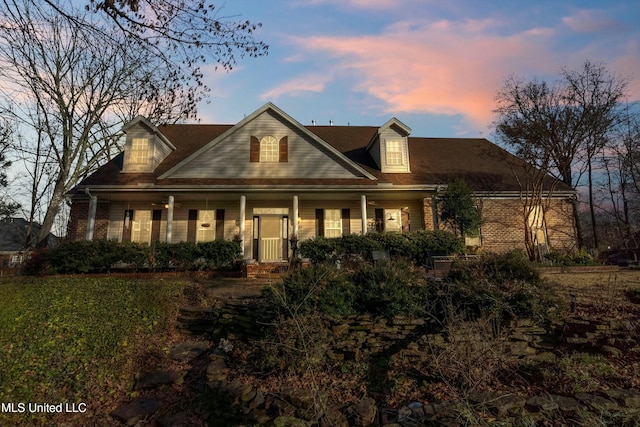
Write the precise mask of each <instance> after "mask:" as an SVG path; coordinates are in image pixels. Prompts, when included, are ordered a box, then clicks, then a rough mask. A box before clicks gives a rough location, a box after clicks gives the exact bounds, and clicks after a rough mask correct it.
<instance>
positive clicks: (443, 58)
mask: <svg viewBox="0 0 640 427" xmlns="http://www.w3.org/2000/svg"><path fill="white" fill-rule="evenodd" d="M496 25H497V23H496V22H494V21H491V20H466V21H462V22H458V21H448V20H440V21H436V22H419V21H402V22H397V23H394V24H393V25H391V26H389V27H387V28H386V29H384V31H383V32H382V33H381V34H379V35H368V36H357V37H339V36H315V37H297V38H294V39H293V43H294V44H295V45H296V46H298V47H299V48H300V50H301V51H302V52H307V54H311V55H317V54H318V53H320V54H321V56H322V55H324V56H325V57H327V61H326V62H327V63H328V65H327V67H330V68H331V70H332V75H334V76H336V78H342V79H348V80H349V81H350V83H351V85H352V88H353V89H354V90H356V91H360V92H365V93H367V94H369V95H372V96H374V97H375V98H378V99H380V100H381V101H382V102H383V103H384V104H385V105H386V108H385V112H387V113H398V112H423V113H424V112H426V113H436V114H449V115H454V114H462V115H464V116H466V117H467V118H468V119H469V120H471V121H472V122H474V123H475V124H482V125H486V124H488V123H489V122H490V121H491V117H492V109H493V98H494V96H495V93H496V91H497V89H498V88H499V87H500V85H501V82H502V80H503V79H504V78H505V77H506V76H505V70H509V71H518V70H520V69H522V68H521V67H527V66H531V65H534V64H535V65H536V66H537V67H538V68H539V67H540V66H541V65H543V64H544V63H545V61H547V60H548V59H547V52H546V51H545V50H544V49H542V48H541V47H540V46H543V45H545V44H546V42H547V41H548V39H549V37H550V36H551V35H552V34H553V31H552V30H551V29H549V28H533V29H529V30H527V31H524V32H521V33H518V34H514V35H508V36H498V35H492V32H493V31H494V29H495V27H496ZM516 64H517V66H516ZM549 65H550V66H551V64H549ZM554 68H555V67H554ZM320 75H323V74H320ZM327 78H328V77H327ZM326 83H327V80H324V81H323V84H326ZM288 86H291V87H293V88H295V87H297V86H301V87H304V84H303V82H302V81H300V79H295V80H293V81H291V82H289V83H284V84H282V85H280V86H279V87H278V88H276V89H277V91H276V89H274V91H275V92H274V93H277V94H282V93H284V89H286V88H287V87H288Z"/></svg>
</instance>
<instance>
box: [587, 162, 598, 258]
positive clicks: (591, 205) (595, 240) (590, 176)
mask: <svg viewBox="0 0 640 427" xmlns="http://www.w3.org/2000/svg"><path fill="white" fill-rule="evenodd" d="M587 162H588V165H587V167H588V171H587V175H588V176H587V179H588V181H589V211H590V213H591V230H592V232H593V246H594V247H595V248H596V249H598V244H599V242H598V226H597V224H596V211H595V206H594V203H593V173H592V165H591V163H592V159H591V156H589V158H588V159H587Z"/></svg>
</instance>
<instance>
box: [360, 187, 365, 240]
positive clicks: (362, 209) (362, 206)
mask: <svg viewBox="0 0 640 427" xmlns="http://www.w3.org/2000/svg"><path fill="white" fill-rule="evenodd" d="M360 217H361V218H362V234H363V235H365V234H367V196H365V195H364V194H363V195H362V196H360Z"/></svg>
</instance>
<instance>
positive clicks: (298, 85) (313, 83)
mask: <svg viewBox="0 0 640 427" xmlns="http://www.w3.org/2000/svg"><path fill="white" fill-rule="evenodd" d="M330 80H331V77H330V76H329V75H328V74H308V75H304V76H301V77H298V78H295V79H293V80H289V81H286V82H284V83H282V84H280V85H278V86H276V87H274V88H271V89H270V90H268V91H267V92H264V93H263V94H261V95H260V99H262V100H273V99H277V98H279V97H280V96H282V95H285V94H287V95H295V94H300V93H303V92H322V91H323V90H324V88H325V85H326V84H327V82H329V81H330Z"/></svg>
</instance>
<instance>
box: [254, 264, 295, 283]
mask: <svg viewBox="0 0 640 427" xmlns="http://www.w3.org/2000/svg"><path fill="white" fill-rule="evenodd" d="M288 270H289V263H288V262H268V263H255V264H246V265H245V277H249V278H254V279H278V278H280V277H281V276H282V275H284V274H286V273H287V271H288Z"/></svg>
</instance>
